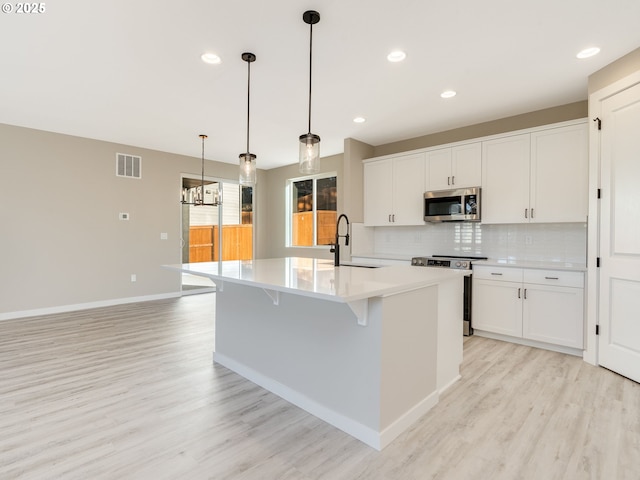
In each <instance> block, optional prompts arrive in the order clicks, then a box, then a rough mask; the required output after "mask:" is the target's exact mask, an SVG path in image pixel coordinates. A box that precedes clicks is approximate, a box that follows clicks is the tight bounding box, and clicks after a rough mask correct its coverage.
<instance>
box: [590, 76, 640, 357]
mask: <svg viewBox="0 0 640 480" xmlns="http://www.w3.org/2000/svg"><path fill="white" fill-rule="evenodd" d="M638 83H640V71H637V72H634V73H632V74H630V75H628V76H626V77H624V78H622V79H620V80H618V81H616V82H614V83H612V84H610V85H607V86H606V87H604V88H602V89H600V90H597V91H595V92H593V93H592V94H591V95H589V119H590V121H589V123H590V126H589V219H588V222H587V286H586V288H587V292H586V293H587V294H586V298H587V308H586V311H587V323H586V335H585V350H584V353H583V359H584V361H585V362H588V363H590V364H592V365H599V361H598V336H597V335H596V328H597V326H598V325H599V323H600V322H599V318H598V311H599V306H600V301H599V300H600V270H599V269H598V267H597V266H596V262H597V259H598V257H599V256H600V202H599V201H598V189H599V188H600V185H601V172H600V134H599V132H598V122H597V121H594V120H595V119H597V118H601V116H602V102H603V101H604V100H606V99H607V98H610V97H612V96H613V95H616V94H618V93H620V92H622V91H623V90H626V89H628V88H630V87H632V86H634V85H636V84H638Z"/></svg>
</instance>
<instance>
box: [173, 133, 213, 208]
mask: <svg viewBox="0 0 640 480" xmlns="http://www.w3.org/2000/svg"><path fill="white" fill-rule="evenodd" d="M198 136H199V137H200V138H201V139H202V176H201V177H200V185H195V186H191V187H190V188H189V187H185V186H184V184H183V187H182V200H181V203H183V204H184V205H195V206H199V205H205V206H209V207H217V206H218V205H219V204H220V191H219V190H218V188H217V185H216V189H215V190H214V191H213V202H209V203H207V202H205V201H204V140H205V138H207V136H206V135H205V134H204V133H201V134H200V135H198ZM210 183H215V182H210Z"/></svg>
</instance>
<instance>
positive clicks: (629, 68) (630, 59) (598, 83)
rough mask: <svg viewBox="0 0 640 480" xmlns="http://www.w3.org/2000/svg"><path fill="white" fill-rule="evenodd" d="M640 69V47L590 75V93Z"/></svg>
mask: <svg viewBox="0 0 640 480" xmlns="http://www.w3.org/2000/svg"><path fill="white" fill-rule="evenodd" d="M639 69H640V48H637V49H635V50H633V51H632V52H630V53H628V54H626V55H625V56H623V57H620V58H619V59H618V60H616V61H615V62H613V63H610V64H609V65H607V66H606V67H604V68H602V69H600V70H598V71H597V72H595V73H594V74H592V75H590V76H589V87H588V88H589V95H591V94H592V93H593V92H596V91H598V90H600V89H602V88H604V87H606V86H608V85H611V84H612V83H614V82H617V81H618V80H620V79H622V78H624V77H626V76H628V75H631V74H632V73H635V72H637V71H638V70H639Z"/></svg>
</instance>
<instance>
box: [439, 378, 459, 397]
mask: <svg viewBox="0 0 640 480" xmlns="http://www.w3.org/2000/svg"><path fill="white" fill-rule="evenodd" d="M461 378H462V376H461V375H457V376H455V377H453V378H452V379H451V381H450V382H449V383H447V384H445V385H443V386H442V388H441V389H440V390H438V393H440V395H442V394H443V393H444V392H446V391H447V390H448V389H449V388H451V386H452V385H453V384H454V383H456V382H457V381H458V380H460V379H461Z"/></svg>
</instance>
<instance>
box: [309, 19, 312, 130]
mask: <svg viewBox="0 0 640 480" xmlns="http://www.w3.org/2000/svg"><path fill="white" fill-rule="evenodd" d="M309 27H310V33H309V133H311V63H312V52H313V50H312V49H313V23H310V24H309Z"/></svg>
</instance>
